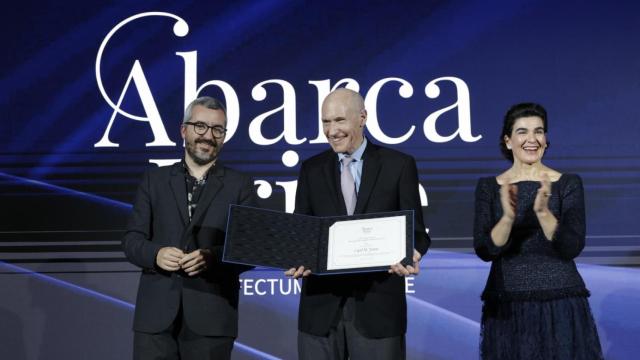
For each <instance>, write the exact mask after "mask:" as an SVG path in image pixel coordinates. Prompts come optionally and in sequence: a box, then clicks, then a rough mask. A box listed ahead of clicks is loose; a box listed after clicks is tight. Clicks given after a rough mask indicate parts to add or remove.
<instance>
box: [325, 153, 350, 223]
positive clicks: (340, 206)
mask: <svg viewBox="0 0 640 360" xmlns="http://www.w3.org/2000/svg"><path fill="white" fill-rule="evenodd" d="M337 159H338V156H337V155H336V154H335V153H334V152H333V151H331V152H330V153H328V155H327V161H326V162H325V164H324V169H323V172H324V179H325V181H326V182H327V187H329V194H334V195H333V196H331V195H328V197H329V198H331V200H332V201H333V205H334V207H335V209H336V211H337V212H338V213H340V214H345V215H346V214H347V208H346V206H345V205H344V199H343V198H342V189H341V187H340V174H339V171H338V160H337Z"/></svg>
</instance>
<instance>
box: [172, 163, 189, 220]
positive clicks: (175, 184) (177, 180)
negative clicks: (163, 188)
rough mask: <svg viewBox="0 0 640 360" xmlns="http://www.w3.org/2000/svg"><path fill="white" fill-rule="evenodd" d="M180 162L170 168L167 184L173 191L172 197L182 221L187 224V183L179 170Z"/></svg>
mask: <svg viewBox="0 0 640 360" xmlns="http://www.w3.org/2000/svg"><path fill="white" fill-rule="evenodd" d="M181 167H182V163H176V164H174V165H173V168H172V169H171V177H170V179H169V186H170V187H171V191H172V192H173V198H174V199H175V200H176V204H177V205H178V212H179V213H180V218H181V219H182V223H183V224H184V225H187V224H188V223H189V214H187V185H186V183H185V179H184V173H183V172H182V171H181V170H182V169H181Z"/></svg>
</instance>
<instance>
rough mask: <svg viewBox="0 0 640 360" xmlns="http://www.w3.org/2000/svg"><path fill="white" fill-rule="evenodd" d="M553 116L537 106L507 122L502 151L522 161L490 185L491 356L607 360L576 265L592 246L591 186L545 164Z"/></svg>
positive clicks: (486, 349) (484, 341)
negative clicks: (587, 190) (587, 200)
mask: <svg viewBox="0 0 640 360" xmlns="http://www.w3.org/2000/svg"><path fill="white" fill-rule="evenodd" d="M546 133H547V113H546V111H545V109H544V108H543V107H542V106H540V105H538V104H533V103H524V104H518V105H514V106H513V107H512V108H511V109H509V111H508V112H507V114H506V115H505V119H504V125H503V129H502V135H501V136H500V147H501V150H502V153H503V154H504V156H505V157H506V158H507V159H509V160H510V161H511V162H513V165H512V166H511V168H509V169H508V170H507V171H505V172H503V173H502V174H500V175H498V176H497V177H489V178H481V179H480V180H479V181H478V185H477V187H476V193H475V197H476V198H475V201H476V203H475V221H474V236H473V238H474V248H475V251H476V254H477V255H478V256H479V257H480V258H481V259H482V260H484V261H491V262H492V263H491V271H490V273H489V278H488V279H487V284H486V287H485V289H484V292H483V293H482V300H483V301H484V305H483V308H482V334H481V345H480V352H481V356H482V358H483V359H519V360H522V359H544V360H549V359H602V358H603V357H602V350H601V348H600V341H599V339H598V332H597V329H596V326H595V323H594V321H593V316H592V315H591V310H590V308H589V303H588V301H587V297H588V296H589V291H588V290H587V289H586V287H585V284H584V282H583V280H582V277H581V276H580V274H579V273H578V270H577V269H576V265H575V263H574V261H573V259H574V258H575V257H576V256H578V255H579V254H580V252H581V251H582V249H583V248H584V243H585V215H584V195H583V189H582V180H581V179H580V177H579V176H578V175H575V174H561V173H559V172H558V171H556V170H554V169H551V168H549V167H547V166H545V165H544V164H543V163H542V157H543V155H544V153H545V150H546V149H547V147H548V146H549V142H548V141H547V138H546Z"/></svg>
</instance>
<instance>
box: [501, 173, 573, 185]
mask: <svg viewBox="0 0 640 360" xmlns="http://www.w3.org/2000/svg"><path fill="white" fill-rule="evenodd" d="M563 176H564V173H563V174H560V177H559V178H558V180H556V181H552V182H551V183H552V184H555V183H558V182H560V180H562V177H563ZM493 180H494V182H495V183H496V184H497V185H498V186H502V184H500V183H499V182H498V178H497V177H496V176H494V177H493ZM529 182H533V183H539V182H540V181H536V180H520V181H518V182H514V183H512V185H513V184H520V183H529Z"/></svg>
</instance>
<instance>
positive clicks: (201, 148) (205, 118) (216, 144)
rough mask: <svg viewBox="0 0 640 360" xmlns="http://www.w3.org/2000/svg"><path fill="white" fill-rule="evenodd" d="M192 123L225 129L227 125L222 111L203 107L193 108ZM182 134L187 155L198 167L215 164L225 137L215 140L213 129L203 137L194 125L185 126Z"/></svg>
mask: <svg viewBox="0 0 640 360" xmlns="http://www.w3.org/2000/svg"><path fill="white" fill-rule="evenodd" d="M190 122H193V123H198V122H202V123H205V124H206V125H208V126H210V127H212V126H220V127H222V128H224V127H225V125H226V120H225V115H224V112H223V111H222V110H220V109H209V108H206V107H204V106H202V105H196V106H194V107H193V109H192V110H191V119H190ZM180 133H181V134H182V138H183V139H184V142H185V151H186V155H187V156H189V157H190V158H191V159H192V160H193V162H195V163H196V164H198V165H207V164H209V163H211V162H213V161H214V160H215V159H216V158H217V157H218V154H220V150H222V144H223V143H224V136H223V137H221V138H218V139H216V138H214V137H213V136H212V134H211V129H207V131H206V132H205V133H204V134H203V135H198V134H197V133H196V132H195V129H194V127H193V126H192V125H188V124H183V125H182V127H181V128H180Z"/></svg>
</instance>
